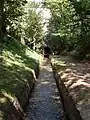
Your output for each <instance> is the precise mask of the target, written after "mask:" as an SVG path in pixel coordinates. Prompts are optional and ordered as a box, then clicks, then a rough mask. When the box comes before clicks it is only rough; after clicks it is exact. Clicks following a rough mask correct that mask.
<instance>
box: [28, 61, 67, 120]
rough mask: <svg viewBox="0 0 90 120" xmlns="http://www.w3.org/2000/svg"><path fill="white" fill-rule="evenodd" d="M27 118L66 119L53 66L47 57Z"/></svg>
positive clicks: (43, 119) (30, 101)
mask: <svg viewBox="0 0 90 120" xmlns="http://www.w3.org/2000/svg"><path fill="white" fill-rule="evenodd" d="M26 114H27V118H26V120H65V117H64V112H63V109H62V104H61V102H60V97H59V93H58V90H57V86H56V83H55V80H54V76H53V72H52V68H51V66H50V64H49V62H48V61H47V60H46V59H45V60H44V61H43V65H42V68H41V72H40V75H39V78H38V80H37V82H36V86H35V89H34V90H33V92H32V96H31V98H30V100H29V105H28V107H27V111H26Z"/></svg>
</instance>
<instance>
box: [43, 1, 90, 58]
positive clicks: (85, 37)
mask: <svg viewBox="0 0 90 120" xmlns="http://www.w3.org/2000/svg"><path fill="white" fill-rule="evenodd" d="M44 5H45V6H46V7H47V8H48V9H50V11H51V15H52V17H51V19H50V21H49V26H48V30H49V33H51V36H52V33H54V34H55V36H56V35H59V36H60V38H58V40H59V41H60V42H61V39H62V40H64V41H65V42H67V47H66V49H67V50H69V51H70V50H73V49H74V50H76V51H79V53H80V54H79V55H80V56H81V57H82V58H84V57H85V56H86V54H87V53H89V52H90V50H89V48H90V39H89V37H90V31H89V30H90V1H89V0H61V1H59V0H57V1H56V0H53V1H51V0H45V2H44ZM51 38H52V37H51ZM65 42H64V43H65Z"/></svg>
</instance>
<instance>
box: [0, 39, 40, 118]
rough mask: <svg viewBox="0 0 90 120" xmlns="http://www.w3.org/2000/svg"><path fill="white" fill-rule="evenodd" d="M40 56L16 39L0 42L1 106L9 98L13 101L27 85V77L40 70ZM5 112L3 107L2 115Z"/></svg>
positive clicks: (0, 113)
mask: <svg viewBox="0 0 90 120" xmlns="http://www.w3.org/2000/svg"><path fill="white" fill-rule="evenodd" d="M40 58H41V56H40V55H38V54H37V53H36V52H34V51H32V50H30V49H29V48H27V47H26V46H24V45H22V44H20V43H18V42H16V41H8V42H5V43H0V107H1V106H3V105H5V104H6V103H7V99H9V100H10V101H11V102H12V101H13V100H14V99H16V95H17V94H18V93H19V92H20V91H22V90H23V88H24V87H27V85H28V84H29V83H28V79H27V78H28V76H29V78H30V76H32V73H34V72H36V71H38V69H37V68H39V60H40ZM31 80H32V79H31ZM3 114H4V113H3V109H2V110H1V111H0V117H1V116H3Z"/></svg>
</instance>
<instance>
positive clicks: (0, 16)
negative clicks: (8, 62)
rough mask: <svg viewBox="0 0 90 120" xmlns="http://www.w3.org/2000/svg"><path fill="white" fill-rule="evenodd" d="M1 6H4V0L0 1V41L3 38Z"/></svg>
mask: <svg viewBox="0 0 90 120" xmlns="http://www.w3.org/2000/svg"><path fill="white" fill-rule="evenodd" d="M3 7H4V0H1V1H0V41H1V40H2V39H3V34H4V33H3V32H4V31H3Z"/></svg>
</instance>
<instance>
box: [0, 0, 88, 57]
mask: <svg viewBox="0 0 90 120" xmlns="http://www.w3.org/2000/svg"><path fill="white" fill-rule="evenodd" d="M40 6H42V8H43V9H44V8H47V9H49V10H50V13H51V18H50V19H49V24H48V31H47V33H46V34H45V35H44V34H43V24H42V23H43V22H42V17H41V13H40V11H39V12H37V9H38V8H39V7H40ZM44 37H45V38H46V41H48V42H47V43H48V44H49V46H50V48H51V50H52V51H54V52H55V54H65V53H69V52H71V51H72V52H71V54H74V55H75V56H76V57H77V56H79V57H80V58H81V59H83V58H88V57H89V54H90V49H89V48H90V1H89V0H44V1H43V2H41V3H35V2H29V3H28V4H27V1H26V0H20V1H19V0H2V1H0V42H2V41H5V40H8V42H10V41H9V39H8V38H11V39H16V40H17V41H19V42H22V40H23V41H24V42H25V44H26V45H27V46H29V47H30V48H32V49H35V50H36V49H37V50H38V49H39V50H40V48H42V43H43V42H42V41H43V38H44Z"/></svg>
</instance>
